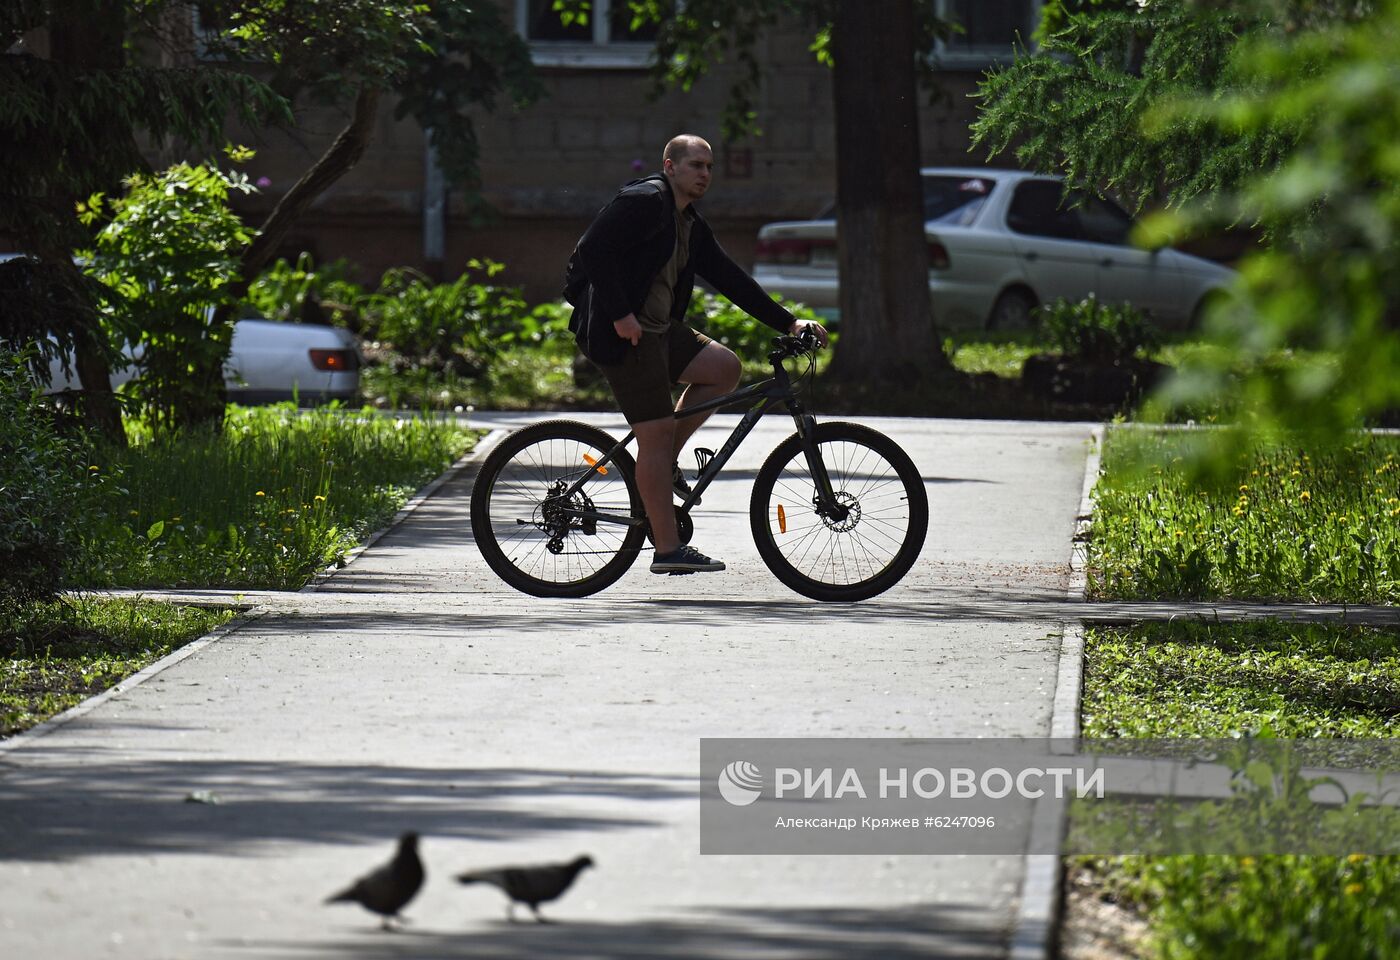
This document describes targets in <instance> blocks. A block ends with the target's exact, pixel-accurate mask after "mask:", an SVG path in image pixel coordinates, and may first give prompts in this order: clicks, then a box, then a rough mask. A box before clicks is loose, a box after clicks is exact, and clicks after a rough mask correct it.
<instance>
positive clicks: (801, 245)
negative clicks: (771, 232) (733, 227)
mask: <svg viewBox="0 0 1400 960" xmlns="http://www.w3.org/2000/svg"><path fill="white" fill-rule="evenodd" d="M835 247H836V243H835V242H834V241H831V240H809V239H806V238H804V237H782V238H775V239H764V238H762V237H760V238H759V241H758V246H757V247H756V248H755V250H754V259H755V260H756V261H757V262H759V263H789V264H798V263H802V264H805V263H811V262H812V251H813V250H833V249H835Z"/></svg>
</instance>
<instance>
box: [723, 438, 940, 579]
mask: <svg viewBox="0 0 1400 960" xmlns="http://www.w3.org/2000/svg"><path fill="white" fill-rule="evenodd" d="M814 438H815V440H816V443H817V446H818V450H819V451H820V453H821V458H822V462H823V464H824V465H825V467H826V471H827V475H828V476H829V477H830V478H831V485H832V489H833V490H834V491H835V492H836V496H837V500H838V502H840V503H842V504H843V505H845V506H847V507H848V508H849V509H850V513H849V514H848V515H847V516H846V517H844V518H842V519H841V520H840V521H836V520H829V519H824V518H823V517H821V516H820V515H819V514H818V512H817V508H816V502H815V501H816V489H817V484H816V480H815V479H814V478H813V477H812V475H811V470H810V469H809V467H808V465H807V458H806V456H805V454H804V453H803V451H802V437H801V435H800V434H796V433H794V434H793V435H792V436H790V437H788V438H787V439H786V440H784V441H783V442H782V443H780V444H779V445H778V446H777V448H776V449H774V451H773V452H772V453H771V454H769V456H768V459H767V460H766V461H765V462H764V464H763V467H762V469H760V470H759V471H758V476H757V478H756V479H755V480H754V485H753V494H752V497H751V499H750V501H749V524H750V526H751V528H752V531H753V538H754V544H755V545H756V546H757V547H758V554H759V556H760V557H762V558H763V562H764V563H765V564H767V566H768V569H769V570H771V571H773V574H774V575H775V576H776V577H777V578H778V579H779V580H781V581H782V582H783V583H784V584H786V585H787V586H789V587H791V588H792V589H793V590H796V591H797V592H798V593H800V594H802V595H803V596H806V597H811V598H812V599H813V600H822V601H828V602H847V601H855V600H866V599H869V598H870V597H873V596H875V595H877V594H880V593H883V592H884V591H886V590H888V589H889V588H890V587H892V586H894V585H895V584H896V583H898V582H899V581H900V580H901V579H902V578H903V577H904V575H905V574H906V573H908V572H909V569H910V568H911V567H912V566H913V565H914V561H915V560H917V559H918V556H919V551H920V550H922V549H923V546H924V537H925V535H926V534H927V533H928V494H927V493H926V492H925V490H924V482H923V478H922V477H921V476H920V475H919V470H918V468H917V467H916V466H915V465H914V461H913V460H911V459H910V458H909V455H908V454H907V453H905V452H904V450H903V449H901V448H900V446H899V445H898V444H897V443H895V442H894V441H893V440H891V439H890V438H889V437H887V436H885V435H884V434H882V433H879V432H878V431H875V430H871V429H870V428H869V427H864V426H861V425H860V424H857V423H842V422H839V421H838V422H832V423H822V424H818V425H817V426H816V428H815V432H814Z"/></svg>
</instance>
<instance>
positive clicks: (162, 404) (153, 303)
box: [81, 151, 253, 431]
mask: <svg viewBox="0 0 1400 960" xmlns="http://www.w3.org/2000/svg"><path fill="white" fill-rule="evenodd" d="M233 153H234V156H235V159H239V158H241V157H243V156H244V155H245V154H244V153H242V152H239V151H233ZM252 189H253V188H252V186H251V185H250V184H249V183H248V180H247V177H246V176H244V175H243V174H225V173H223V172H222V171H220V170H218V169H216V168H215V167H213V166H212V165H210V164H200V165H198V166H191V165H189V164H186V163H179V164H176V165H175V166H173V167H170V168H169V169H167V170H163V171H161V172H159V173H155V174H151V175H149V176H147V175H133V176H132V177H130V178H128V179H127V181H126V194H125V195H124V196H122V197H116V198H110V199H109V198H104V197H103V196H102V195H100V194H98V195H94V196H93V197H91V198H89V199H88V201H87V202H86V203H85V204H83V205H82V211H83V212H82V214H81V216H82V219H83V221H84V222H85V223H88V224H96V223H98V222H99V221H101V220H102V219H103V218H104V217H110V219H108V220H107V222H106V224H105V225H104V226H102V228H101V229H100V230H99V231H98V233H97V236H96V238H95V240H94V244H93V249H92V250H90V251H87V252H86V253H85V254H84V259H85V260H86V261H87V264H86V266H85V267H84V269H85V271H86V272H87V273H88V275H89V276H92V277H95V278H96V279H98V280H100V281H102V282H103V283H105V284H106V285H107V286H108V287H110V288H111V289H112V291H113V292H114V294H115V296H114V297H112V298H111V300H110V301H109V302H108V303H107V304H106V305H105V306H104V309H103V313H104V321H105V322H106V323H107V324H108V327H109V330H110V331H111V332H113V333H114V334H116V336H117V337H118V338H119V339H122V340H130V341H131V342H132V343H140V345H141V346H142V347H143V353H142V355H141V358H140V360H138V361H137V366H138V368H139V369H140V374H139V376H137V377H136V379H134V380H133V381H132V382H131V383H130V384H129V385H128V387H127V390H128V391H130V393H131V394H132V396H134V397H135V398H136V399H137V401H138V402H139V403H140V404H141V407H142V411H143V413H144V414H145V416H146V418H147V419H148V420H149V421H150V422H151V423H152V424H154V425H155V426H156V427H157V429H160V430H167V431H168V430H171V429H174V428H176V427H179V426H184V425H188V424H192V423H202V422H206V421H217V420H218V418H219V417H221V416H222V414H223V408H224V377H223V369H224V361H225V360H227V359H228V354H229V348H230V346H231V345H232V342H233V324H231V323H215V322H213V317H214V311H215V309H216V308H218V307H221V306H225V305H230V304H232V302H233V301H232V299H231V298H232V289H233V285H234V283H235V281H236V280H237V279H238V258H239V254H240V252H241V251H242V249H243V247H244V246H245V245H247V243H248V242H249V240H250V239H251V238H252V235H251V234H250V233H249V232H248V230H247V229H246V228H245V227H244V226H243V224H242V221H240V220H239V219H238V217H237V215H235V214H234V213H233V211H232V210H231V209H230V208H229V203H228V198H229V193H230V191H239V192H244V193H247V192H251V191H252Z"/></svg>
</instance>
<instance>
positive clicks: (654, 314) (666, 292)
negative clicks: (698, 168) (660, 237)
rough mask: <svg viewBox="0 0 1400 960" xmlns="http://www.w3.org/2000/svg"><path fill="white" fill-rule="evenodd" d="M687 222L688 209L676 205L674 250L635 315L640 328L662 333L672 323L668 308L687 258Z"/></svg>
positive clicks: (671, 302) (670, 306)
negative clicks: (639, 311) (640, 310)
mask: <svg viewBox="0 0 1400 960" xmlns="http://www.w3.org/2000/svg"><path fill="white" fill-rule="evenodd" d="M690 223H691V221H690V210H689V209H685V210H681V209H679V208H677V209H676V249H675V251H674V252H673V253H672V254H671V259H670V260H668V261H666V266H664V267H662V268H661V272H660V273H658V274H657V275H656V280H655V281H653V282H652V285H651V290H650V291H649V292H648V293H647V300H646V303H644V304H642V312H641V313H639V314H638V315H637V322H638V323H639V324H641V326H642V329H643V330H648V331H650V332H652V333H664V332H665V331H666V329H667V328H668V327H670V326H671V308H672V307H673V306H674V305H675V302H676V279H677V278H678V277H680V275H681V268H682V267H684V266H685V264H686V261H687V260H689V259H690Z"/></svg>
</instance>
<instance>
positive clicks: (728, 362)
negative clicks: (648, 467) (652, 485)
mask: <svg viewBox="0 0 1400 960" xmlns="http://www.w3.org/2000/svg"><path fill="white" fill-rule="evenodd" d="M741 372H742V371H741V368H740V365H739V358H738V357H736V356H735V355H734V351H733V350H730V349H729V348H728V347H726V346H724V344H722V343H717V342H715V341H713V340H712V341H710V342H709V343H707V344H705V347H704V349H703V350H701V351H700V352H699V353H697V354H696V355H695V359H693V360H691V361H690V363H688V364H686V368H685V370H684V371H682V373H681V382H682V383H684V384H688V386H687V387H686V388H685V392H684V393H682V394H681V399H680V402H679V403H677V404H676V409H677V410H685V409H687V408H689V407H695V406H699V405H700V404H702V403H705V402H706V401H707V400H713V399H714V398H715V397H722V396H724V395H725V394H726V393H729V392H730V391H731V390H733V389H734V388H735V387H737V386H738V385H739V375H740V373H741ZM711 413H714V411H713V410H707V411H705V412H704V413H697V414H695V415H694V416H690V417H683V418H681V419H679V420H677V421H676V422H675V423H676V427H675V431H674V432H673V435H672V441H671V462H672V463H675V462H676V460H677V459H678V458H679V457H680V453H681V450H682V449H683V448H684V447H685V442H686V441H687V440H689V439H690V437H691V435H692V434H693V433H695V431H696V430H699V429H700V425H701V424H702V423H704V422H705V421H706V420H708V419H709V417H710V414H711ZM639 439H640V438H639ZM670 475H671V464H667V466H666V476H667V478H668V482H669V477H670Z"/></svg>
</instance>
